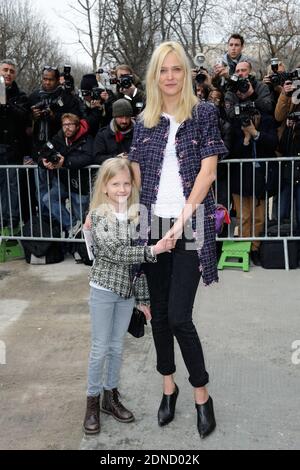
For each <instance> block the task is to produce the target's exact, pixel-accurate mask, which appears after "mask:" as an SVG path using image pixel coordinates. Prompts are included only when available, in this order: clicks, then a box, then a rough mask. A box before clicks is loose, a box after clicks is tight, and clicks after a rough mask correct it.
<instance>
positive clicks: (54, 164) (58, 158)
mask: <svg viewBox="0 0 300 470" xmlns="http://www.w3.org/2000/svg"><path fill="white" fill-rule="evenodd" d="M88 131H89V127H88V123H87V122H86V121H85V120H84V119H82V120H80V118H79V117H78V116H76V115H74V114H70V113H68V114H64V115H63V116H62V130H60V131H59V132H58V134H57V135H56V136H54V137H53V138H52V139H51V144H52V145H53V147H54V148H53V149H52V151H51V148H50V150H49V146H45V147H44V148H43V149H42V150H41V152H40V158H39V164H40V165H41V166H43V167H44V168H46V169H47V170H49V171H51V172H52V173H53V174H54V177H53V178H52V187H51V190H50V194H48V193H46V194H45V195H44V196H43V200H42V202H43V204H44V205H45V206H46V207H47V208H48V210H49V211H50V212H51V214H52V215H53V216H54V218H55V219H56V220H57V221H58V222H59V223H61V225H62V228H63V230H65V231H66V232H68V235H69V237H70V238H72V237H73V236H75V235H76V233H77V232H78V231H79V230H80V228H81V225H82V221H83V220H84V218H85V215H86V211H87V209H88V204H89V194H90V190H91V188H90V185H89V181H90V178H89V175H90V173H89V170H88V169H85V170H83V168H84V167H86V166H89V165H91V164H92V163H93V138H92V137H91V136H90V135H89V134H88ZM66 169H67V170H70V171H66ZM57 170H60V171H59V172H57ZM79 170H81V171H80V172H79ZM49 196H50V197H49ZM67 199H68V200H69V208H68V209H67V207H66V200H67Z"/></svg>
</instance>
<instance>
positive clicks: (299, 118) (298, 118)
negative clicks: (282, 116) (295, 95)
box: [287, 111, 300, 122]
mask: <svg viewBox="0 0 300 470" xmlns="http://www.w3.org/2000/svg"><path fill="white" fill-rule="evenodd" d="M287 118H288V119H289V120H290V121H294V122H300V111H295V112H293V113H290V114H288V117H287Z"/></svg>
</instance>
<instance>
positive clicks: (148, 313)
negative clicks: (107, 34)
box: [136, 304, 152, 320]
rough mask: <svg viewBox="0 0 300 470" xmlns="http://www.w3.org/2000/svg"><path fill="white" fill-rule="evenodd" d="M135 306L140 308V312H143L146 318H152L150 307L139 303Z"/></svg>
mask: <svg viewBox="0 0 300 470" xmlns="http://www.w3.org/2000/svg"><path fill="white" fill-rule="evenodd" d="M136 308H137V309H138V310H140V311H141V312H143V314H144V315H145V318H146V320H152V315H151V308H150V307H149V306H148V305H142V304H139V305H137V307H136Z"/></svg>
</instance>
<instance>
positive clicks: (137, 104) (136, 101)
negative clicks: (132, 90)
mask: <svg viewBox="0 0 300 470" xmlns="http://www.w3.org/2000/svg"><path fill="white" fill-rule="evenodd" d="M137 90H138V91H137V94H136V95H135V96H134V97H133V98H131V99H130V98H128V97H127V96H126V95H124V94H123V93H119V94H118V95H117V100H120V99H125V100H128V101H129V102H130V104H131V106H132V110H133V116H134V117H136V116H138V115H139V114H140V113H141V111H143V109H144V108H145V105H146V95H145V93H144V92H143V91H142V90H140V89H139V88H138V89H137Z"/></svg>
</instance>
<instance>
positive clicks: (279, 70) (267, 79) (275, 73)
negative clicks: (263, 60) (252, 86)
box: [263, 59, 286, 109]
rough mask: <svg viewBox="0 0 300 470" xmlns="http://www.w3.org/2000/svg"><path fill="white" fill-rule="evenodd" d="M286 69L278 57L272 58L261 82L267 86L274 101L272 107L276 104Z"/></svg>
mask: <svg viewBox="0 0 300 470" xmlns="http://www.w3.org/2000/svg"><path fill="white" fill-rule="evenodd" d="M285 71H286V68H285V65H284V63H283V62H280V61H278V59H272V61H271V65H269V66H268V70H267V75H265V76H264V78H263V82H264V83H265V84H266V85H267V86H268V87H269V89H270V93H271V95H272V100H273V102H274V109H275V106H276V104H277V101H278V98H279V96H280V93H281V91H282V86H283V83H282V77H283V76H284V73H285Z"/></svg>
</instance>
